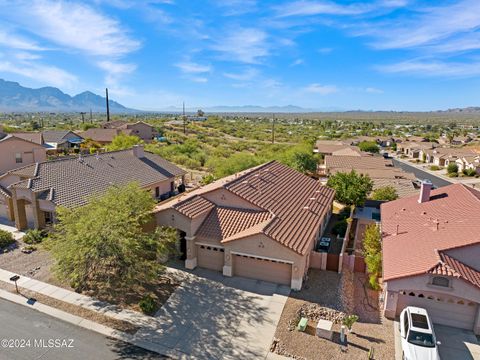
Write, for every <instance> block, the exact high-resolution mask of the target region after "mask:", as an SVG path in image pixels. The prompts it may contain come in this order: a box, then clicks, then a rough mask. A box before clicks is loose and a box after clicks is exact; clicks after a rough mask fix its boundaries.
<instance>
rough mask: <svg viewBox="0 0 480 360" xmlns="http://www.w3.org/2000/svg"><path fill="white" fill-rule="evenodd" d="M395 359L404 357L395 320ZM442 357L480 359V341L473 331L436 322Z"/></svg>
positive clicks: (455, 359) (454, 359)
mask: <svg viewBox="0 0 480 360" xmlns="http://www.w3.org/2000/svg"><path fill="white" fill-rule="evenodd" d="M394 329H395V330H394V331H395V360H401V359H402V349H401V345H400V330H399V324H398V321H395V326H394ZM434 329H435V334H436V335H437V341H440V342H441V345H439V346H438V350H439V352H440V358H441V359H442V360H460V359H462V360H480V343H479V342H478V340H477V337H476V336H475V334H474V333H473V332H472V331H469V330H463V329H457V328H454V327H450V326H445V325H438V324H434Z"/></svg>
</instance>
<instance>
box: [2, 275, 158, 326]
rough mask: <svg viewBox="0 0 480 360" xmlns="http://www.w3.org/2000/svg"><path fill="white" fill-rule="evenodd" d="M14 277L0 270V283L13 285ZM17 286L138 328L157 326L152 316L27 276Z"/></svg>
mask: <svg viewBox="0 0 480 360" xmlns="http://www.w3.org/2000/svg"><path fill="white" fill-rule="evenodd" d="M14 275H17V274H15V273H13V272H10V271H7V270H3V269H0V281H4V282H6V283H10V284H12V285H13V283H12V282H11V281H10V278H11V277H12V276H14ZM17 285H18V287H19V288H24V289H26V290H30V291H35V292H37V293H39V294H42V295H45V296H49V297H51V298H53V299H56V300H60V301H63V302H66V303H69V304H72V305H76V306H80V307H82V308H85V309H88V310H92V311H96V312H98V313H101V314H104V315H106V316H109V317H111V318H113V319H117V320H123V321H128V322H130V323H132V324H134V325H137V326H142V327H145V326H147V327H148V326H154V325H155V319H154V318H152V317H150V316H147V315H143V314H141V313H139V312H136V311H132V310H126V309H121V308H119V307H118V306H115V305H112V304H109V303H107V302H104V301H99V300H96V299H94V298H92V297H90V296H86V295H82V294H78V293H76V292H74V291H70V290H66V289H63V288H60V287H58V286H54V285H51V284H47V283H44V282H42V281H38V280H35V279H31V278H28V277H26V276H20V279H19V280H18V281H17Z"/></svg>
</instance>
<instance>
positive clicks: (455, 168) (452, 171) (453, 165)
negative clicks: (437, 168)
mask: <svg viewBox="0 0 480 360" xmlns="http://www.w3.org/2000/svg"><path fill="white" fill-rule="evenodd" d="M447 173H449V174H457V173H458V165H457V164H456V163H454V162H451V163H449V164H448V166H447Z"/></svg>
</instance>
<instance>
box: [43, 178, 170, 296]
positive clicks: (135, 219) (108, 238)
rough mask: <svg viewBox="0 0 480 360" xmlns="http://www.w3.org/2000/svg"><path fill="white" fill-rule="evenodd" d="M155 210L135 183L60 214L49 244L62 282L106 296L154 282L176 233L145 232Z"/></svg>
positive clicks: (62, 209) (62, 211)
mask: <svg viewBox="0 0 480 360" xmlns="http://www.w3.org/2000/svg"><path fill="white" fill-rule="evenodd" d="M154 205H155V202H154V200H153V198H152V196H151V195H150V194H149V193H148V192H147V191H145V190H143V189H141V188H140V187H139V186H138V185H137V184H136V183H131V184H128V185H125V186H121V187H117V186H112V187H111V188H109V189H108V190H107V191H106V193H105V194H104V195H103V196H100V197H97V198H93V199H91V201H90V202H89V203H88V204H87V205H85V206H83V207H78V208H75V209H67V208H59V209H58V223H57V224H56V225H55V228H54V232H53V233H52V234H51V236H50V237H49V239H48V240H47V246H48V248H50V250H51V252H52V254H53V257H54V259H55V265H54V271H55V273H56V275H57V276H58V278H59V279H61V280H64V281H67V282H68V283H69V284H70V285H71V286H72V287H73V288H74V289H76V290H79V291H83V290H87V289H88V290H93V291H94V292H96V293H97V294H103V295H111V294H112V293H115V292H116V291H121V292H123V291H128V290H130V289H132V288H134V286H136V285H138V284H148V282H149V281H152V280H153V279H154V278H155V277H157V276H158V275H159V273H160V271H161V270H162V265H161V263H160V261H159V260H160V259H164V258H165V256H167V255H168V254H169V253H170V252H171V251H172V249H173V247H174V246H173V243H174V242H175V240H176V231H175V230H173V229H169V228H156V229H155V231H153V232H146V231H144V229H145V227H146V226H147V224H149V223H150V222H151V221H152V213H151V211H152V209H153V207H154Z"/></svg>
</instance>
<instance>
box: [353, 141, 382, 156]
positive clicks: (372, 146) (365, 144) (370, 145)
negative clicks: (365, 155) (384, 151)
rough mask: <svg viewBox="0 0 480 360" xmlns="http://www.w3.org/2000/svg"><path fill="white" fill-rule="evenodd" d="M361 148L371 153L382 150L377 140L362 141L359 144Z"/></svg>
mask: <svg viewBox="0 0 480 360" xmlns="http://www.w3.org/2000/svg"><path fill="white" fill-rule="evenodd" d="M358 147H359V148H360V150H362V151H365V152H369V153H372V154H373V153H378V152H379V151H380V148H379V146H378V145H377V143H376V142H375V141H362V142H360V144H358Z"/></svg>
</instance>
